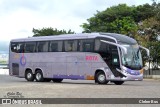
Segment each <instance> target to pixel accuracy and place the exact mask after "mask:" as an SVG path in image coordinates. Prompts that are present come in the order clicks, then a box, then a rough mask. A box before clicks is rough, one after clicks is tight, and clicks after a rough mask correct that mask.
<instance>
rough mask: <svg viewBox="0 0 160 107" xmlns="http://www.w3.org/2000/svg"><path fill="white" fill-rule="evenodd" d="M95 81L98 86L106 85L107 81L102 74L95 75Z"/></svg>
mask: <svg viewBox="0 0 160 107" xmlns="http://www.w3.org/2000/svg"><path fill="white" fill-rule="evenodd" d="M95 79H96V80H95V81H96V82H98V84H107V83H108V81H107V80H106V76H105V74H104V72H102V71H101V72H98V73H97V74H96V78H95Z"/></svg>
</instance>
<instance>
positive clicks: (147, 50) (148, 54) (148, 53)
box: [139, 46, 150, 57]
mask: <svg viewBox="0 0 160 107" xmlns="http://www.w3.org/2000/svg"><path fill="white" fill-rule="evenodd" d="M139 47H140V48H142V49H144V50H145V51H146V52H147V56H148V57H150V51H149V49H147V48H145V47H143V46H139Z"/></svg>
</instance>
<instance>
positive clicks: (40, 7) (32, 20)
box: [0, 0, 152, 45]
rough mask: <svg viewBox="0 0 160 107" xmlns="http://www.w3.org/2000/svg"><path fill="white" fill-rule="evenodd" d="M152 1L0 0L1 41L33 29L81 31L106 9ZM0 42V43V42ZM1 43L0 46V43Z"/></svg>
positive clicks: (30, 32) (29, 32)
mask: <svg viewBox="0 0 160 107" xmlns="http://www.w3.org/2000/svg"><path fill="white" fill-rule="evenodd" d="M120 3H126V4H127V5H130V6H131V5H141V4H145V3H149V4H151V3H152V1H151V0H0V37H1V38H0V42H1V41H10V40H11V39H16V38H24V37H31V36H32V35H33V33H32V29H33V28H36V29H41V28H43V27H52V28H57V29H59V30H62V29H64V30H69V29H71V30H72V31H75V32H76V33H81V32H82V31H83V29H82V28H81V27H80V25H81V24H82V23H86V22H87V19H88V18H90V17H92V16H93V15H94V14H96V11H97V10H98V11H103V10H105V9H106V8H108V7H110V6H113V5H118V4H120ZM1 44H2V42H1ZM1 44H0V45H1Z"/></svg>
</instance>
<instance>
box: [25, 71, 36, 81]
mask: <svg viewBox="0 0 160 107" xmlns="http://www.w3.org/2000/svg"><path fill="white" fill-rule="evenodd" d="M25 79H26V80H27V81H34V74H33V73H32V70H26V72H25Z"/></svg>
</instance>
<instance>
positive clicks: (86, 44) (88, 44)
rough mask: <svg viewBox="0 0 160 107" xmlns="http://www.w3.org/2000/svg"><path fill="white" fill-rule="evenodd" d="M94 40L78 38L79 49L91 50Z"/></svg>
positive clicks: (83, 50)
mask: <svg viewBox="0 0 160 107" xmlns="http://www.w3.org/2000/svg"><path fill="white" fill-rule="evenodd" d="M93 50H94V40H92V39H90V40H80V51H81V52H93Z"/></svg>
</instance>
